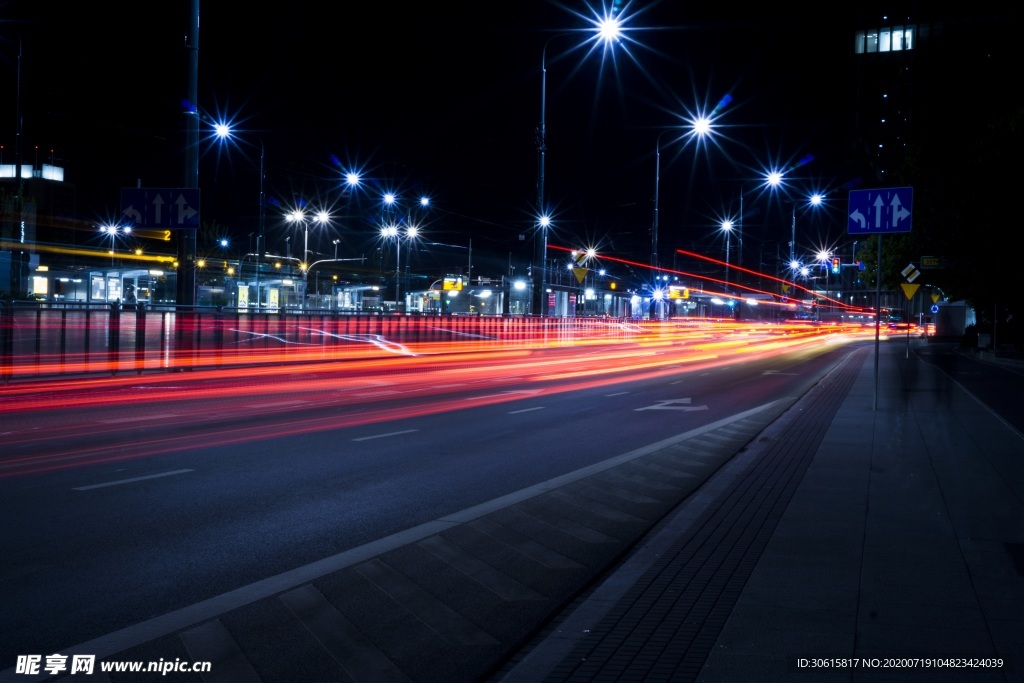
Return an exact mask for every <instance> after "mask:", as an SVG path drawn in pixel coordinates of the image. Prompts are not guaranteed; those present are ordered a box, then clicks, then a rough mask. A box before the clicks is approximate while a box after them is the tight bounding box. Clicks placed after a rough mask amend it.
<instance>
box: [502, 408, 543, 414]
mask: <svg viewBox="0 0 1024 683" xmlns="http://www.w3.org/2000/svg"><path fill="white" fill-rule="evenodd" d="M531 410H544V406H537V407H536V408H523V409H522V410H510V411H509V413H508V414H509V415H518V414H519V413H528V412H530V411H531Z"/></svg>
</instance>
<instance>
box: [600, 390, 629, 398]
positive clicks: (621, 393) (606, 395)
mask: <svg viewBox="0 0 1024 683" xmlns="http://www.w3.org/2000/svg"><path fill="white" fill-rule="evenodd" d="M628 393H629V392H628V391H619V392H616V393H614V394H605V398H611V397H612V396H624V395H626V394H628Z"/></svg>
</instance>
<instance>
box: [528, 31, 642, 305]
mask: <svg viewBox="0 0 1024 683" xmlns="http://www.w3.org/2000/svg"><path fill="white" fill-rule="evenodd" d="M594 28H595V33H596V35H597V38H598V39H599V40H600V41H602V42H604V43H605V44H606V45H608V44H611V43H613V42H615V41H617V40H618V39H619V37H620V36H621V35H622V26H621V24H620V23H619V21H618V19H616V18H615V17H613V16H608V17H605V18H603V19H601V20H600V21H599V22H597V23H596V25H595V27H594ZM566 35H572V32H564V33H557V34H555V35H553V36H551V37H550V38H548V39H547V40H546V41H545V42H544V48H543V49H542V50H541V55H540V124H539V125H538V126H537V219H538V220H539V221H540V232H541V239H540V240H539V242H537V244H538V249H537V251H536V253H535V254H534V261H535V263H534V272H533V277H534V282H535V284H534V291H535V292H536V295H535V297H534V301H535V302H536V303H537V310H538V313H539V314H540V315H541V316H542V317H547V314H548V311H547V284H548V264H547V257H548V226H549V225H550V220H549V217H548V212H547V207H546V205H545V196H546V195H545V193H544V166H545V161H546V157H547V151H548V141H547V136H548V132H547V98H548V67H547V60H548V57H547V55H548V46H549V45H550V44H551V41H552V40H554V39H555V38H559V37H561V36H566ZM538 266H539V267H540V277H541V279H540V282H541V284H540V288H539V290H538V288H537V286H536V277H537V272H536V269H537V267H538Z"/></svg>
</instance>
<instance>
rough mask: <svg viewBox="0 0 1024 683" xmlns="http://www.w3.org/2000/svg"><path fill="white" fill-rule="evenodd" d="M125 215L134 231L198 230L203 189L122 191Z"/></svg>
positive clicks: (122, 209) (136, 188)
mask: <svg viewBox="0 0 1024 683" xmlns="http://www.w3.org/2000/svg"><path fill="white" fill-rule="evenodd" d="M121 216H122V217H123V218H124V220H125V221H127V222H128V223H130V224H131V226H132V227H133V228H143V229H147V228H162V229H169V230H174V229H193V230H194V229H196V228H198V227H199V190H198V188H196V189H188V188H176V187H125V188H121Z"/></svg>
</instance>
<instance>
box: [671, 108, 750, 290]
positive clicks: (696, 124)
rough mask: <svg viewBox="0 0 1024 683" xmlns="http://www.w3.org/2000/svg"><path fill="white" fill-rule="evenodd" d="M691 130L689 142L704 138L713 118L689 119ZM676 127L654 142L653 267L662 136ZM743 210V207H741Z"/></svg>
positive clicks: (685, 137)
mask: <svg viewBox="0 0 1024 683" xmlns="http://www.w3.org/2000/svg"><path fill="white" fill-rule="evenodd" d="M689 126H690V130H688V131H687V132H686V133H684V134H683V136H682V137H683V139H685V140H686V143H684V144H688V143H689V142H690V140H692V139H693V138H694V137H696V138H702V137H704V135H706V134H708V133H710V132H711V119H709V118H707V117H705V116H697V117H696V118H694V119H693V120H691V121H689ZM672 130H675V129H674V128H669V129H666V130H663V131H661V133H659V134H658V139H657V140H656V141H655V143H654V222H653V224H652V225H651V268H652V269H653V270H655V271H657V269H658V195H659V192H660V186H661V138H662V136H663V135H665V133H668V132H670V131H672ZM741 210H742V209H741Z"/></svg>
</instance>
